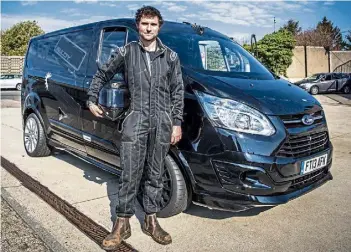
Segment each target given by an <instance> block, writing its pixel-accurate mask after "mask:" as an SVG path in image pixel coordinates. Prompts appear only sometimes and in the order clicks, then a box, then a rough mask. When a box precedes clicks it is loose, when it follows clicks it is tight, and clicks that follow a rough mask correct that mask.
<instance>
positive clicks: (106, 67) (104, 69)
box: [88, 47, 127, 103]
mask: <svg viewBox="0 0 351 252" xmlns="http://www.w3.org/2000/svg"><path fill="white" fill-rule="evenodd" d="M126 54H127V47H119V48H118V50H115V51H114V52H113V53H112V54H111V57H110V58H109V60H108V61H107V62H106V63H105V64H103V65H102V66H98V70H97V72H96V73H95V75H94V77H93V80H92V81H91V84H90V87H89V91H88V96H89V99H88V101H92V102H94V103H96V102H97V99H98V95H99V91H100V89H101V88H102V87H103V85H105V84H106V83H107V82H109V81H110V80H111V79H112V78H113V76H114V75H115V74H116V73H118V72H120V71H121V70H122V69H123V67H124V64H125V56H126Z"/></svg>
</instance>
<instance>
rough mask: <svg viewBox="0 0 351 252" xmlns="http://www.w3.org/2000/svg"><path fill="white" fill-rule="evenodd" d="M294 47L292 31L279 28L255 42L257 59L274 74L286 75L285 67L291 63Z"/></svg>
mask: <svg viewBox="0 0 351 252" xmlns="http://www.w3.org/2000/svg"><path fill="white" fill-rule="evenodd" d="M294 47H295V39H294V36H293V35H292V33H291V32H289V31H287V30H286V29H281V30H279V31H278V32H274V33H271V34H267V35H265V36H264V37H263V38H262V39H261V40H260V41H258V42H257V53H258V59H259V60H260V61H261V62H262V63H263V64H264V65H265V66H266V67H268V68H269V69H270V70H271V71H273V72H274V73H275V74H277V75H285V76H286V69H288V67H289V66H290V64H291V63H292V56H293V51H292V50H293V49H294ZM246 49H247V47H246Z"/></svg>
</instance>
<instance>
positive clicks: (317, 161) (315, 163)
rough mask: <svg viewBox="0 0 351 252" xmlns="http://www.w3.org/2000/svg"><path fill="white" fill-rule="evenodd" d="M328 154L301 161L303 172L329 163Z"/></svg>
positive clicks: (311, 170)
mask: <svg viewBox="0 0 351 252" xmlns="http://www.w3.org/2000/svg"><path fill="white" fill-rule="evenodd" d="M327 160H328V154H324V155H322V156H318V157H314V158H311V159H308V160H305V161H303V162H302V163H301V174H306V173H310V172H313V171H315V170H318V169H320V168H322V167H324V166H326V165H327Z"/></svg>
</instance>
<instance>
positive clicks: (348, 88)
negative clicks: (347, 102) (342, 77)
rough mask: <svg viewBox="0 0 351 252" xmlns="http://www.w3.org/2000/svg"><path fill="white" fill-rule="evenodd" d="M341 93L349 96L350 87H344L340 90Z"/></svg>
mask: <svg viewBox="0 0 351 252" xmlns="http://www.w3.org/2000/svg"><path fill="white" fill-rule="evenodd" d="M342 92H343V93H344V94H349V93H351V87H350V85H346V86H345V87H344V88H343V89H342Z"/></svg>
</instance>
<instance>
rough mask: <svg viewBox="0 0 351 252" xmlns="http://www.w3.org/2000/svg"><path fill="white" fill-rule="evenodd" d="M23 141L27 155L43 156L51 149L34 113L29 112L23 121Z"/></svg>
mask: <svg viewBox="0 0 351 252" xmlns="http://www.w3.org/2000/svg"><path fill="white" fill-rule="evenodd" d="M23 142H24V149H25V150H26V152H27V154H28V156H31V157H45V156H49V155H50V154H51V150H50V148H49V146H48V145H47V143H46V136H45V132H44V128H43V126H42V125H41V123H40V121H39V118H38V117H37V115H36V114H34V113H32V114H30V115H29V116H28V117H27V119H26V121H25V124H24V129H23Z"/></svg>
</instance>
